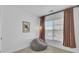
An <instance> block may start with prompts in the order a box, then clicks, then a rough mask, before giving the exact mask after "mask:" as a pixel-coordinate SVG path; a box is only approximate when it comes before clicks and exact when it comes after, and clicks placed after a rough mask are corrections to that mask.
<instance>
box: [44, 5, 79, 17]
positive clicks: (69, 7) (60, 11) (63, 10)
mask: <svg viewBox="0 0 79 59" xmlns="http://www.w3.org/2000/svg"><path fill="white" fill-rule="evenodd" d="M75 7H79V5H77V6H74V7H69V8H75ZM66 9H67V8H66ZM64 10H65V9H64ZM64 10H59V11H56V12H54V13H50V14H47V15H44V16H49V15H52V14H56V13H59V12H62V11H64Z"/></svg>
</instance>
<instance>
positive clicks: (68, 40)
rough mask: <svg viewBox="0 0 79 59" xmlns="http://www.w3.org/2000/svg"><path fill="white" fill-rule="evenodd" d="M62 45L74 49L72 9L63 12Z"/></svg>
mask: <svg viewBox="0 0 79 59" xmlns="http://www.w3.org/2000/svg"><path fill="white" fill-rule="evenodd" d="M63 45H64V46H66V47H70V48H76V44H75V34H74V17H73V8H68V9H65V10H64V40H63Z"/></svg>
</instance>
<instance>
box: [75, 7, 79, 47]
mask: <svg viewBox="0 0 79 59" xmlns="http://www.w3.org/2000/svg"><path fill="white" fill-rule="evenodd" d="M74 25H75V39H76V46H77V48H79V7H76V8H74Z"/></svg>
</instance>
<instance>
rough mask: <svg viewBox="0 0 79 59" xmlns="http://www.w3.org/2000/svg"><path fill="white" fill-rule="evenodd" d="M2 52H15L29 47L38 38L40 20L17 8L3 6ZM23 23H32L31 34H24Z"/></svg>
mask: <svg viewBox="0 0 79 59" xmlns="http://www.w3.org/2000/svg"><path fill="white" fill-rule="evenodd" d="M1 12H2V20H3V24H2V36H3V40H2V52H14V51H16V50H18V49H21V48H24V47H28V46H29V44H30V42H31V41H32V40H33V39H34V38H37V37H38V35H37V32H38V31H37V26H38V18H37V17H35V16H33V15H31V14H29V13H28V12H26V11H25V10H23V9H21V8H18V7H16V6H3V7H2V9H1ZM22 21H27V22H30V32H28V33H22Z"/></svg>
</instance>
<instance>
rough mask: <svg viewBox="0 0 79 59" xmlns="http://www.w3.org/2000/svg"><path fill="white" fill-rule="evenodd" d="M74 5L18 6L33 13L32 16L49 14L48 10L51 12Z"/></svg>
mask: <svg viewBox="0 0 79 59" xmlns="http://www.w3.org/2000/svg"><path fill="white" fill-rule="evenodd" d="M72 6H74V5H22V6H19V7H20V8H22V9H24V10H25V11H28V12H29V13H31V14H33V15H34V16H43V15H46V14H50V13H51V12H49V11H50V10H53V12H56V11H59V10H62V9H65V8H69V7H72Z"/></svg>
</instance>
